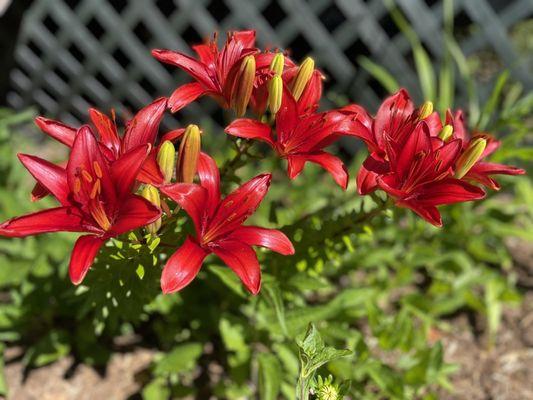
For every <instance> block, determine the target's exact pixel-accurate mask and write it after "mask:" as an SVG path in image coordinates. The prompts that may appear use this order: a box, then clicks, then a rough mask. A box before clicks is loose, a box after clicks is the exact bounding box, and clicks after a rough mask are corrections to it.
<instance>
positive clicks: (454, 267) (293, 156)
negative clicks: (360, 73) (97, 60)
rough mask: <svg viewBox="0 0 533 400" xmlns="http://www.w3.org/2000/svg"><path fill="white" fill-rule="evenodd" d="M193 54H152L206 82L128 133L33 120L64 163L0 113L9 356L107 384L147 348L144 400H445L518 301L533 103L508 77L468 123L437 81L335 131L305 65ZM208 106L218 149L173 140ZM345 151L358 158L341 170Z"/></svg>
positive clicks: (350, 111)
mask: <svg viewBox="0 0 533 400" xmlns="http://www.w3.org/2000/svg"><path fill="white" fill-rule="evenodd" d="M397 18H400V17H398V16H397ZM399 22H400V25H401V21H399ZM415 44H416V41H415ZM450 49H451V52H450V54H451V55H455V56H457V53H453V43H451V44H450ZM193 50H194V52H195V53H196V56H195V57H192V56H190V55H188V54H182V53H178V52H174V51H170V50H154V51H153V55H154V57H156V58H157V59H158V60H159V61H161V62H164V63H167V64H170V65H174V66H176V67H178V68H181V69H183V70H184V71H185V72H186V73H187V74H189V75H190V76H191V82H190V83H187V84H185V85H183V86H180V87H178V88H176V89H175V91H174V92H173V93H171V94H170V96H169V97H168V98H159V99H156V100H154V101H153V102H152V103H151V104H149V105H147V106H146V107H144V108H143V109H141V110H139V111H138V112H137V113H136V114H135V115H134V116H133V118H131V119H130V120H129V121H123V119H122V118H121V117H120V116H119V115H115V113H114V112H110V113H104V112H101V111H99V110H96V109H91V110H89V112H88V114H89V116H90V120H89V121H87V122H88V123H87V124H85V125H82V126H80V127H71V126H68V125H66V124H64V123H62V122H60V121H54V120H51V119H48V118H46V117H38V118H37V119H36V121H35V122H36V124H37V126H38V127H39V129H40V130H41V131H42V132H43V133H45V134H46V135H48V136H50V137H51V138H53V139H55V140H57V141H58V142H60V143H61V144H62V145H64V150H65V158H64V159H61V157H58V156H57V153H56V154H52V155H51V157H45V156H46V155H45V154H41V153H40V152H37V153H36V155H30V154H26V153H24V154H20V151H21V150H24V146H21V141H20V140H18V139H17V140H14V139H13V133H12V132H13V131H14V128H13V127H14V126H17V127H19V129H20V123H21V120H24V119H27V118H28V116H27V114H21V115H13V114H11V113H10V112H9V111H4V112H2V115H1V117H2V119H1V123H0V128H1V130H0V140H1V141H2V147H1V148H2V151H3V153H4V154H3V157H2V164H1V165H0V168H2V175H1V176H2V179H3V182H2V190H1V192H0V201H1V203H2V208H1V210H2V216H4V217H5V218H6V221H5V222H3V223H2V224H0V234H1V235H2V236H5V237H6V238H2V240H1V241H0V245H1V246H2V251H3V252H2V258H3V265H5V266H9V267H8V268H7V267H6V268H3V270H2V273H1V275H0V278H1V280H0V284H1V286H2V288H3V293H4V294H5V300H4V302H3V303H2V305H1V308H0V329H1V332H2V338H3V340H4V341H5V342H6V343H18V344H23V345H24V346H26V347H27V350H26V351H25V355H24V360H23V361H24V363H25V365H26V366H27V367H28V368H31V367H39V366H42V365H45V364H48V363H50V362H53V361H54V360H57V359H59V358H61V357H63V356H65V355H67V354H74V355H75V356H76V357H77V358H78V359H79V360H81V361H82V362H84V363H89V364H93V365H95V366H101V365H105V364H106V362H107V361H108V359H109V357H110V355H111V353H112V351H113V349H114V346H115V339H116V338H117V337H120V336H124V335H126V336H127V335H133V334H134V333H136V334H138V335H140V336H141V337H142V341H141V342H140V343H139V345H142V346H147V347H153V348H155V349H156V350H157V352H158V354H157V357H155V359H154V361H153V364H152V365H151V367H150V368H149V371H147V374H146V377H145V378H144V381H143V388H142V390H141V395H142V396H143V398H146V399H164V398H169V397H174V398H182V397H186V396H192V397H196V398H202V399H203V398H209V397H210V396H215V397H217V398H228V399H238V398H254V397H259V398H261V399H277V398H280V397H282V398H287V399H292V398H298V399H308V398H316V399H322V400H324V399H340V398H343V396H349V397H350V398H358V399H359V398H361V399H374V398H376V399H377V398H395V399H404V398H426V399H431V398H435V396H436V395H435V393H436V391H438V390H441V389H442V388H444V389H445V390H450V391H452V390H453V387H452V385H451V384H450V376H451V374H453V373H454V372H456V371H457V366H455V365H452V364H448V363H446V362H444V359H443V347H442V344H441V342H440V339H441V338H442V336H443V335H444V334H445V332H446V331H447V330H449V324H447V321H446V319H447V318H449V317H450V316H453V315H454V314H456V313H459V312H465V310H467V311H469V312H474V313H479V314H481V315H483V316H484V317H485V318H486V330H487V332H488V334H487V346H491V343H493V342H494V340H495V335H496V333H497V330H498V325H499V323H500V320H501V313H502V305H503V304H505V303H512V302H515V303H516V302H519V300H520V293H519V291H518V290H517V289H516V287H515V280H516V277H515V275H514V274H513V272H512V269H511V266H512V258H511V256H510V254H509V252H508V250H507V247H506V245H505V241H504V239H505V238H507V237H509V236H515V237H518V238H521V239H524V240H531V231H532V230H531V227H532V220H531V215H532V212H533V209H532V203H531V202H532V196H531V193H532V190H533V189H532V188H531V184H530V182H529V180H528V179H527V177H520V176H517V175H523V174H524V173H525V171H524V170H523V169H521V168H518V167H514V166H511V165H510V164H509V160H516V161H518V162H528V161H529V160H530V159H531V148H529V147H527V145H523V144H522V143H523V142H524V138H525V136H526V134H527V133H528V129H529V126H528V125H527V122H526V118H527V116H528V113H529V112H530V111H531V104H532V97H531V95H526V96H523V97H521V94H520V91H519V88H518V89H516V87H517V86H508V88H507V89H506V90H505V87H506V83H507V82H506V81H507V80H508V76H507V74H503V75H502V76H501V77H500V79H499V80H498V82H497V83H496V85H495V87H494V91H493V95H492V96H491V97H490V98H489V101H488V102H487V103H486V104H485V105H484V106H483V107H481V108H480V109H481V110H480V111H479V114H478V115H475V113H473V112H471V111H470V112H469V113H468V114H469V115H468V116H469V117H472V116H473V117H474V120H471V118H469V119H468V120H467V119H466V118H465V115H464V113H463V112H462V111H461V110H458V109H453V108H451V106H452V100H451V99H450V96H449V93H450V90H451V91H453V89H449V86H451V87H452V88H453V87H454V85H453V80H451V79H452V78H450V74H449V73H448V74H447V73H444V72H441V74H440V77H439V90H436V88H435V83H434V82H435V81H436V79H424V80H422V86H423V88H424V91H425V96H426V98H427V100H426V101H424V102H421V103H420V104H416V103H415V102H414V101H413V100H412V99H411V97H410V95H409V93H408V92H407V91H406V90H404V89H400V88H397V87H395V88H394V89H395V90H394V93H392V94H391V95H390V96H388V97H386V98H385V99H384V100H383V103H382V104H381V106H380V107H379V109H378V110H377V111H376V112H371V111H368V110H365V109H364V108H363V107H361V106H360V105H357V104H341V105H339V107H338V108H336V109H331V110H325V111H323V110H321V109H319V106H320V101H321V98H322V82H323V79H324V74H323V72H321V71H320V69H319V67H317V66H315V64H314V61H313V60H312V59H311V58H307V59H305V60H302V61H301V62H299V63H298V62H296V61H295V60H292V59H291V58H290V56H289V55H288V54H285V53H284V52H282V51H281V50H277V49H273V50H262V49H257V48H256V47H255V32H253V31H240V32H230V33H228V35H227V38H226V41H225V43H224V44H223V45H221V46H220V47H219V44H218V42H217V37H216V36H214V37H213V40H210V41H207V42H206V43H204V44H199V45H195V46H194V47H193ZM414 50H415V51H416V54H418V56H417V57H415V58H416V59H417V60H418V64H417V65H418V67H419V68H420V71H419V72H421V76H422V77H427V76H432V75H433V76H434V75H435V73H434V72H432V71H431V70H430V69H429V68H430V67H428V65H427V62H424V61H423V60H425V59H426V58H427V56H424V53H423V49H420V48H417V47H416V46H414ZM367 61H368V60H367ZM366 66H367V68H369V69H370V70H372V69H374V71H377V69H376V66H375V65H372V64H368V62H367V63H366ZM445 70H446V69H445V68H444V67H443V68H442V70H441V71H445ZM378 71H379V72H380V73H379V74H378V76H379V77H381V79H382V81H383V82H384V83H386V84H387V85H389V86H390V87H392V86H395V85H394V81H393V78H392V77H390V76H388V75H386V73H385V72H384V71H382V70H378ZM396 86H397V85H396ZM396 89H397V90H396ZM446 93H448V95H446ZM504 93H505V95H504ZM202 96H204V97H210V98H211V99H210V100H211V101H215V102H217V103H218V105H219V106H220V107H221V108H223V109H225V110H227V113H228V115H229V116H230V118H229V121H228V124H227V126H226V127H225V129H224V132H218V131H211V130H208V129H205V128H204V127H203V126H202V123H201V121H196V122H197V123H195V124H190V125H188V126H186V127H176V129H175V130H173V131H170V132H161V131H160V129H159V124H160V122H161V120H162V118H164V116H165V115H166V114H168V113H175V112H178V111H179V110H180V109H182V108H184V107H187V105H188V104H190V103H191V102H193V101H198V98H199V97H202ZM442 96H444V97H446V96H447V97H446V98H445V99H444V100H442ZM434 104H435V106H434ZM471 104H474V103H473V102H472V103H471ZM500 132H502V133H503V132H505V133H506V136H505V137H500V136H497V135H499V134H500ZM341 138H342V139H343V140H351V141H356V142H359V143H361V144H362V145H364V147H365V150H363V151H362V152H360V154H359V157H356V159H355V160H352V161H351V162H350V163H348V164H345V163H344V162H343V160H342V159H341V158H342V157H341V155H340V154H339V153H338V147H336V146H335V143H336V142H338V141H339V140H340V139H341ZM24 151H25V150H24ZM15 153H19V154H18V159H19V160H20V162H21V164H22V165H23V166H24V167H25V168H26V170H27V171H29V172H30V174H31V176H32V177H33V178H34V179H35V181H36V182H34V183H35V186H34V187H33V189H32V190H31V198H32V200H34V202H33V203H32V204H31V205H30V204H27V201H26V199H27V197H28V191H27V185H24V183H21V181H23V179H22V178H21V177H22V176H23V170H22V168H21V167H20V165H17V164H15V163H14V162H13V161H14V154H15ZM45 158H49V159H50V160H46V159H45ZM502 187H503V190H501V189H502ZM498 191H500V193H502V194H497V192H498ZM503 193H505V194H503ZM451 204H454V205H453V206H449V205H451ZM441 206H445V207H441ZM28 212H29V213H28ZM60 231H65V232H80V233H82V235H81V236H80V235H72V233H59V234H58V233H55V232H60ZM51 232H54V233H51ZM43 233H50V234H49V235H46V236H41V234H43ZM2 390H3V391H5V390H6V388H5V385H3V387H2Z"/></svg>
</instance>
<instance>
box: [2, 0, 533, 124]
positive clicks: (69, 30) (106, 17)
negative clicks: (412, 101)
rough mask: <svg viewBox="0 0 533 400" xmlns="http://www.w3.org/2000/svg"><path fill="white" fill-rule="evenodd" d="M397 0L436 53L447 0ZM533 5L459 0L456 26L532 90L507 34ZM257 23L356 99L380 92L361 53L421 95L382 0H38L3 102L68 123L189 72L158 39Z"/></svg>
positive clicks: (209, 106) (166, 41)
mask: <svg viewBox="0 0 533 400" xmlns="http://www.w3.org/2000/svg"><path fill="white" fill-rule="evenodd" d="M397 2H398V5H399V6H400V8H401V10H402V11H403V13H404V14H405V15H406V16H407V17H408V19H409V21H410V23H411V24H412V26H413V28H414V29H415V30H416V31H417V33H418V35H419V36H420V37H421V39H422V41H423V44H424V46H425V47H426V49H427V50H428V51H429V52H430V54H431V55H432V56H433V57H435V58H439V57H440V56H441V55H442V52H443V47H442V38H441V37H440V32H439V30H440V26H441V24H442V4H441V1H420V0H397ZM532 15H533V1H531V0H515V1H510V0H501V1H486V0H462V1H461V0H456V1H455V19H456V25H457V26H459V27H470V26H472V27H473V29H468V30H466V29H465V30H464V32H463V34H462V37H461V38H460V42H461V43H460V44H461V47H462V49H463V51H464V52H465V53H466V54H467V55H468V54H472V53H474V52H479V51H483V50H486V51H490V52H492V53H494V54H495V55H496V57H497V58H498V59H499V62H500V63H501V65H502V66H505V67H508V68H510V69H511V71H512V74H513V76H514V78H515V79H518V80H520V81H522V82H523V84H524V85H525V86H526V88H529V89H531V87H532V78H531V75H530V72H531V67H532V60H531V58H529V59H528V58H527V56H526V57H525V58H524V55H520V56H521V57H519V54H517V51H516V49H514V48H513V46H512V45H511V42H510V40H509V37H508V33H509V30H510V28H511V27H512V26H514V25H515V24H516V23H517V22H519V21H521V20H523V19H526V18H530V17H531V16H532ZM252 27H253V28H255V29H257V31H258V38H259V44H260V45H261V46H266V45H272V46H276V47H282V48H288V49H291V51H292V54H293V56H294V58H295V59H297V60H298V59H301V58H302V57H304V56H305V55H307V54H311V55H313V56H314V57H315V58H316V59H317V63H318V65H319V66H320V67H321V68H323V70H324V71H325V72H326V74H327V75H328V77H329V80H328V82H327V88H328V89H329V90H330V91H333V92H340V93H346V94H347V95H348V96H349V97H350V99H351V100H355V101H358V102H360V103H363V104H365V105H366V106H369V107H375V106H376V104H377V102H378V99H379V98H380V97H381V96H382V95H383V94H384V93H383V91H382V89H380V87H379V85H378V84H377V83H376V82H375V81H373V80H372V79H371V77H369V75H368V74H367V73H366V72H364V71H363V70H362V69H360V68H359V67H358V65H357V62H356V58H357V56H359V55H366V56H369V57H370V58H372V59H373V60H374V61H376V62H378V63H379V64H382V65H383V66H385V67H386V68H387V69H388V70H389V71H390V72H392V73H393V74H394V75H395V76H396V77H397V79H398V80H399V81H400V82H401V84H402V85H404V86H406V87H407V88H409V89H410V90H412V91H413V92H414V93H415V94H418V95H420V93H418V92H417V91H416V88H417V78H416V73H415V71H414V68H413V64H412V59H411V54H410V48H409V44H408V42H407V40H406V39H405V37H403V36H402V34H401V33H400V32H399V31H398V30H397V28H396V27H395V25H394V23H393V22H392V20H391V18H390V16H389V15H388V12H387V9H386V7H385V5H384V3H383V2H382V0H367V1H363V0H337V1H333V0H308V1H304V0H278V1H271V0H255V1H252V0H224V1H217V0H215V1H209V0H174V1H172V0H164V1H150V0H136V1H133V0H131V1H126V0H122V1H116V0H78V1H76V0H35V1H34V2H33V3H32V5H31V7H30V8H29V9H28V10H27V11H26V13H25V16H24V20H23V27H22V33H21V35H20V37H19V40H18V43H17V50H16V63H17V64H16V68H14V69H13V70H12V71H11V72H10V77H11V82H12V90H11V91H10V92H9V93H8V102H9V104H10V105H11V106H13V107H15V108H23V107H26V106H29V105H33V104H37V105H38V107H39V108H40V109H41V111H42V112H43V113H44V114H46V115H48V116H50V117H56V118H61V119H63V120H64V121H67V122H71V123H77V122H78V121H83V120H86V113H87V108H88V107H89V106H92V105H95V106H97V107H100V108H102V109H109V108H111V107H115V108H116V109H117V110H118V112H127V111H128V110H136V109H138V108H140V107H141V106H143V105H145V104H147V103H148V102H149V101H150V99H152V98H153V97H154V96H158V95H168V94H170V92H171V90H172V89H173V88H174V87H175V86H176V85H177V84H178V83H183V82H185V81H186V80H187V78H186V76H185V74H183V73H180V72H178V71H177V70H174V69H172V68H167V67H165V66H163V65H161V64H160V63H158V62H157V61H156V60H155V59H153V58H152V57H151V56H150V51H149V50H150V49H151V48H154V47H160V48H161V47H163V48H171V49H180V50H187V48H188V46H187V44H188V43H191V42H198V41H201V39H202V38H203V37H206V36H208V35H210V34H211V33H212V32H213V31H217V30H218V31H224V30H227V29H235V28H252ZM529 57H531V55H529ZM517 60H518V61H517ZM215 109H216V107H214V104H213V103H211V102H210V101H203V102H201V103H200V104H199V105H198V104H195V105H192V106H190V107H188V108H187V109H186V110H184V111H183V112H182V113H181V114H180V115H179V116H178V117H179V119H181V120H188V119H190V118H195V117H197V116H199V115H200V112H202V115H204V118H205V115H206V112H207V114H208V115H211V116H212V118H213V119H214V121H215V122H216V121H219V118H218V117H217V115H216V113H214V110H215Z"/></svg>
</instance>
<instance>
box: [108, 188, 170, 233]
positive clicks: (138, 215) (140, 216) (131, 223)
mask: <svg viewBox="0 0 533 400" xmlns="http://www.w3.org/2000/svg"><path fill="white" fill-rule="evenodd" d="M160 216H161V210H160V209H159V208H157V207H156V206H154V205H153V204H152V203H150V202H149V201H148V200H146V199H144V198H142V197H141V196H137V195H135V194H133V195H131V196H130V197H129V198H126V199H124V200H123V204H122V205H121V207H120V209H119V212H118V215H117V218H116V219H115V221H114V223H113V225H112V226H111V229H110V230H109V231H108V232H107V234H106V236H107V237H113V236H118V235H121V234H123V233H126V232H129V231H131V230H133V229H137V228H140V227H142V226H145V225H148V224H150V223H152V222H154V221H155V220H157V219H158V218H159V217H160Z"/></svg>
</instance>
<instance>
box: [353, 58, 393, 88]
mask: <svg viewBox="0 0 533 400" xmlns="http://www.w3.org/2000/svg"><path fill="white" fill-rule="evenodd" d="M357 62H358V63H359V65H361V67H363V68H364V69H365V70H366V71H367V72H368V73H369V74H370V75H371V76H372V77H373V78H374V79H375V80H377V81H378V82H379V83H380V84H381V86H383V87H384V88H385V90H387V91H388V92H389V93H394V92H396V91H397V90H398V89H399V88H400V84H399V83H398V81H397V80H396V79H395V78H394V77H393V76H392V75H391V74H390V73H389V71H387V70H386V69H385V68H384V67H382V66H381V65H379V64H377V63H375V62H374V61H372V60H371V59H370V58H368V57H365V56H360V57H358V58H357Z"/></svg>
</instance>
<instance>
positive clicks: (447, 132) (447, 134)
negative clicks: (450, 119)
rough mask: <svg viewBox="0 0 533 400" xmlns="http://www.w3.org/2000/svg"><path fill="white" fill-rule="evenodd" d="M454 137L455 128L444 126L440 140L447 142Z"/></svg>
mask: <svg viewBox="0 0 533 400" xmlns="http://www.w3.org/2000/svg"><path fill="white" fill-rule="evenodd" d="M452 135H453V126H451V125H444V127H443V128H442V130H441V131H440V133H439V139H441V140H442V141H444V142H446V141H448V139H449V138H451V137H452Z"/></svg>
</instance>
